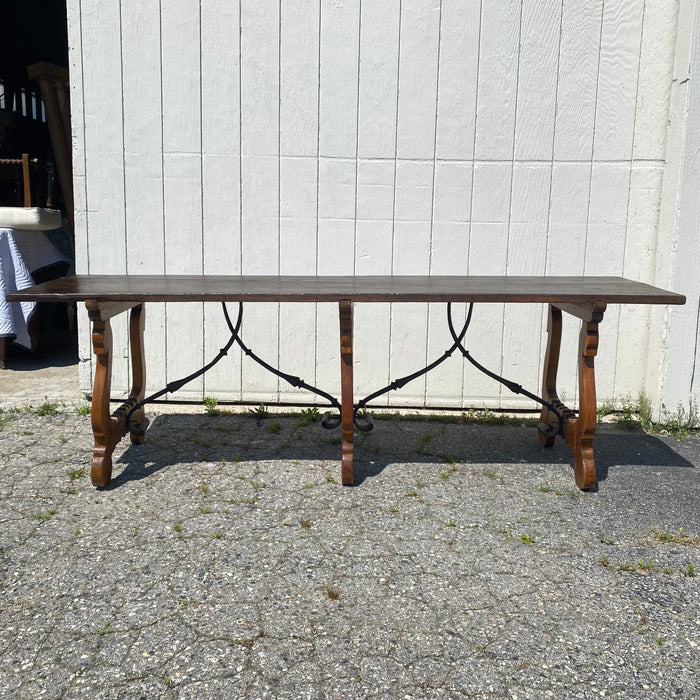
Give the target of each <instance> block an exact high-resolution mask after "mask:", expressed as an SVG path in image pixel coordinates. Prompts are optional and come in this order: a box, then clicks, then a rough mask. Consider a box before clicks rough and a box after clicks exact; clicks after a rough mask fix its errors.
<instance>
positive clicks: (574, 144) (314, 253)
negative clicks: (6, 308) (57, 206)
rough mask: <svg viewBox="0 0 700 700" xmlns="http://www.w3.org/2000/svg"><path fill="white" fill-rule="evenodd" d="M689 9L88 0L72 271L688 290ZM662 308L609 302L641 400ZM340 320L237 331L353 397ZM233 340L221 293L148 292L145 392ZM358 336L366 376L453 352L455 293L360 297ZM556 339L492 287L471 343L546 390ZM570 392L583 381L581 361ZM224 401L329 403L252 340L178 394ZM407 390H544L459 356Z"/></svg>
mask: <svg viewBox="0 0 700 700" xmlns="http://www.w3.org/2000/svg"><path fill="white" fill-rule="evenodd" d="M684 2H685V4H686V5H687V4H688V2H689V0H684ZM677 14H678V3H676V2H675V0H590V1H589V2H580V1H579V0H503V1H502V2H487V1H486V0H386V1H385V2H381V3H378V2H369V1H368V0H336V1H334V2H328V1H326V0H321V1H316V2H305V1H304V0H199V1H198V0H122V1H121V2H120V3H117V4H115V3H112V2H107V0H95V1H94V2H90V3H85V2H81V1H80V0H69V1H68V16H69V32H70V44H71V78H72V90H73V93H72V96H73V131H74V159H75V166H74V169H75V178H76V229H77V230H76V243H77V251H78V269H79V271H81V272H92V273H123V272H129V273H131V274H139V273H144V274H145V273H161V272H169V273H192V274H200V273H210V274H227V273H229V274H230V273H233V274H236V273H239V272H242V273H249V274H278V273H282V274H315V273H318V274H352V273H356V274H388V273H395V274H513V275H517V274H532V275H537V274H552V275H557V274H589V275H593V274H605V275H622V274H624V275H627V276H630V277H632V278H634V279H638V280H642V281H646V282H651V283H661V282H665V283H666V284H670V282H669V279H670V278H671V277H672V274H671V273H670V272H669V270H671V269H672V267H673V265H674V259H673V258H672V257H668V256H667V257H666V258H664V257H663V256H660V255H657V254H656V248H657V247H658V240H659V239H658V231H659V211H660V209H662V199H663V193H664V187H666V186H667V184H665V182H664V178H665V177H666V181H667V182H668V177H669V176H668V173H667V153H666V146H667V140H668V135H667V132H668V120H669V109H670V105H671V104H672V102H673V95H672V78H673V76H674V61H675V60H676V49H677V46H676V44H677V34H678V33H677ZM665 173H666V176H665ZM680 282H682V280H681V281H680ZM681 286H682V285H681V284H679V286H678V288H679V291H685V290H683V289H682V288H681ZM464 313H465V309H464V308H459V309H457V314H458V315H459V316H461V317H463V316H464ZM667 322H668V314H664V313H656V314H655V313H653V312H651V311H649V310H647V309H635V310H632V311H629V312H628V311H625V313H624V314H621V313H620V311H619V310H618V309H615V308H611V309H610V311H609V312H608V314H607V315H606V319H605V321H604V326H603V327H602V328H601V339H602V342H601V347H600V354H599V360H598V367H599V375H600V395H601V398H605V397H612V396H618V397H619V396H624V395H634V394H636V393H637V392H638V391H639V390H640V389H641V388H642V386H644V385H645V381H646V382H648V381H649V377H650V376H653V375H654V369H653V367H654V363H656V372H657V375H659V376H661V375H663V371H662V367H661V366H660V365H659V364H658V363H659V360H660V354H659V352H658V350H659V348H658V347H657V346H654V347H653V348H651V349H650V348H649V346H648V343H647V342H646V340H645V337H646V334H645V331H646V329H647V328H649V329H650V330H651V333H652V334H653V335H656V336H658V335H663V334H664V333H665V330H666V324H667ZM337 323H338V321H337V310H336V309H335V308H334V307H333V305H324V304H320V305H318V306H313V305H304V304H283V305H279V306H275V305H263V304H251V305H249V307H248V308H247V309H246V314H245V320H244V324H243V332H244V337H245V339H246V341H247V342H248V344H249V345H250V346H251V347H253V348H254V349H255V350H256V351H257V352H258V353H259V354H261V355H262V356H263V357H264V358H265V359H267V360H269V361H271V362H272V363H273V364H275V363H279V365H280V366H281V367H282V368H283V369H287V370H289V371H292V372H293V373H298V374H299V375H301V376H303V378H304V379H306V380H307V381H309V382H314V383H317V384H318V385H320V386H322V387H324V388H327V389H328V390H330V391H333V392H336V393H337V391H338V389H339V386H338V385H339V378H338V371H337V370H338V361H339V360H338V354H339V353H338V334H337ZM693 323H695V321H693ZM83 326H84V328H83V330H84V333H83V335H82V339H81V356H82V357H83V358H84V360H85V362H84V366H85V370H84V372H83V384H84V388H86V389H88V388H89V374H90V366H89V365H90V362H89V356H90V348H89V345H88V333H87V328H86V324H85V323H83ZM116 326H117V327H116V328H115V339H116V340H115V349H116V350H115V379H114V384H113V390H114V394H115V395H118V394H123V393H124V392H125V391H126V389H127V385H128V357H127V354H128V351H127V342H126V328H125V326H124V325H123V324H121V323H119V324H116ZM576 326H577V324H576V323H574V322H572V323H571V324H569V325H568V326H567V327H566V329H565V330H566V331H568V332H567V336H566V338H565V341H564V342H565V350H566V351H568V352H570V353H573V351H574V350H575V348H576V343H577V340H576V335H577V328H576ZM695 327H696V326H693V328H695ZM225 338H226V329H225V326H224V324H223V321H222V318H221V314H220V309H219V308H218V307H217V306H216V305H203V304H191V305H168V306H167V308H166V306H165V305H153V306H152V307H150V308H149V309H148V315H147V352H148V367H149V379H148V384H149V389H153V390H155V389H157V388H160V387H161V386H162V385H163V384H164V383H165V382H166V381H170V380H173V379H175V378H177V377H178V376H181V375H184V374H187V373H189V372H190V371H192V370H193V369H194V368H196V367H198V366H200V365H201V364H202V363H203V362H204V361H205V360H206V359H208V358H210V357H212V356H213V355H214V354H216V352H217V350H218V348H219V347H221V346H222V345H223V343H224V342H225ZM356 338H357V340H356V343H357V349H356V364H357V367H356V383H357V391H358V393H360V394H362V393H363V392H365V393H369V392H370V391H372V390H373V389H375V388H377V387H378V386H381V385H384V384H386V383H388V382H389V381H390V380H391V379H394V378H396V377H398V376H400V375H402V374H405V373H408V372H411V371H414V370H415V369H417V368H419V367H420V366H422V363H425V362H426V361H430V360H432V359H434V358H436V357H438V356H439V355H440V354H442V352H443V351H444V350H445V348H446V347H447V346H448V345H449V344H450V343H449V335H448V333H447V329H446V325H445V310H444V308H442V307H441V306H439V305H421V304H417V305H396V306H394V307H393V308H392V307H391V306H390V305H388V304H380V305H371V306H370V305H359V306H358V308H357V309H356ZM545 341H546V333H545V330H544V314H543V310H542V309H541V308H535V307H532V308H530V307H513V306H508V307H504V306H503V305H482V306H478V307H477V308H476V310H475V313H474V320H473V332H472V334H471V335H470V336H468V339H467V345H468V346H469V348H470V349H471V350H472V351H473V354H474V356H475V357H477V358H479V359H481V360H483V361H484V362H485V363H486V364H487V365H488V366H490V367H491V368H492V369H493V370H495V371H497V372H502V373H504V374H505V375H506V376H508V377H512V378H514V379H517V380H518V381H519V382H521V383H522V384H523V385H524V386H526V387H528V388H530V389H533V390H535V391H538V390H539V385H540V381H541V377H540V374H539V373H540V369H539V367H540V358H541V357H542V354H543V349H544V344H545ZM691 344H692V343H691ZM686 345H687V343H686ZM630 357H635V358H639V364H635V362H630ZM683 361H684V362H685V360H683ZM669 381H670V384H669V386H670V385H673V386H680V384H682V382H679V381H678V380H669ZM674 382H675V384H674ZM561 389H562V393H563V394H564V395H565V396H566V398H568V399H574V398H575V395H576V377H575V364H574V362H573V360H572V359H571V358H569V357H565V358H564V359H563V362H562V367H561ZM651 393H653V392H651ZM207 395H212V396H218V397H220V398H224V399H232V400H241V399H243V400H248V401H265V402H272V401H278V400H282V401H300V400H313V397H309V396H308V395H306V394H304V393H301V392H298V391H297V390H294V389H292V388H291V387H288V386H286V385H284V383H280V381H278V380H277V379H276V378H275V377H273V376H272V375H269V374H268V373H266V372H265V371H263V370H262V369H261V368H259V367H258V366H257V365H255V364H253V363H252V362H251V361H250V360H249V359H247V358H241V356H240V353H238V352H233V353H231V354H230V355H229V357H228V358H227V359H226V360H225V361H224V362H223V363H222V364H220V365H219V366H217V368H216V369H215V370H213V371H212V373H211V374H209V375H207V376H205V377H204V378H202V379H200V380H198V381H197V382H195V383H193V384H191V385H189V386H188V387H186V388H185V389H183V390H182V391H181V392H180V393H179V395H178V396H179V398H190V399H200V400H201V399H202V398H203V397H204V396H207ZM655 396H656V394H655ZM388 401H389V402H390V403H391V404H392V405H414V406H423V405H428V406H454V407H458V406H464V407H467V406H471V405H489V406H507V407H524V406H531V405H532V404H531V402H529V401H523V400H522V399H520V398H518V397H513V396H511V395H510V394H508V393H507V392H505V390H503V391H502V390H501V387H500V386H499V385H498V384H494V383H493V382H492V381H491V380H489V379H488V378H486V377H483V376H481V375H478V374H475V373H474V371H473V370H472V368H471V367H470V366H467V367H465V366H464V363H463V362H462V361H461V359H459V358H457V357H455V358H453V359H452V360H450V361H449V362H447V363H445V364H444V365H443V366H441V367H440V369H439V370H437V371H435V372H434V373H432V374H430V375H428V377H427V378H424V379H421V380H419V381H417V382H414V383H413V384H410V385H408V386H407V387H406V388H405V389H404V390H403V391H401V392H399V393H396V394H394V395H392V396H391V397H389V398H388Z"/></svg>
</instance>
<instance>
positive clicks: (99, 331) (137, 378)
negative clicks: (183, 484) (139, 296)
mask: <svg viewBox="0 0 700 700" xmlns="http://www.w3.org/2000/svg"><path fill="white" fill-rule="evenodd" d="M85 305H86V307H87V309H88V315H89V317H90V320H91V321H92V348H93V352H94V353H95V362H96V368H95V379H94V384H93V391H92V409H91V413H90V417H91V422H92V432H93V435H94V437H95V448H94V451H93V455H92V467H91V471H90V478H91V479H92V483H93V484H94V485H95V486H107V485H108V484H109V481H110V479H111V478H112V452H113V451H114V447H115V445H116V444H117V443H118V442H119V440H121V438H122V437H123V436H124V435H126V433H127V432H129V428H128V426H127V422H126V415H127V413H128V411H129V409H130V408H131V407H132V406H133V405H134V404H135V403H137V402H138V401H140V400H141V399H143V397H144V392H145V387H146V367H145V356H144V352H143V331H144V317H145V314H144V310H143V304H137V305H134V304H121V305H110V304H104V305H100V304H99V303H98V302H96V301H87V302H86V304H85ZM129 308H131V313H130V318H129V340H130V344H131V366H132V387H131V391H130V393H129V398H128V399H127V400H126V401H125V402H124V403H123V404H122V405H121V406H120V407H119V408H118V409H117V410H116V411H115V412H114V413H112V414H110V410H109V395H110V389H111V385H112V328H111V325H110V318H111V317H112V316H115V315H116V314H117V313H121V312H122V311H125V310H127V309H129ZM142 417H143V412H142V409H141V413H140V414H139V411H136V412H135V420H140V419H141V418H142ZM131 439H132V441H133V442H141V441H142V440H143V437H141V436H136V435H133V434H132V436H131Z"/></svg>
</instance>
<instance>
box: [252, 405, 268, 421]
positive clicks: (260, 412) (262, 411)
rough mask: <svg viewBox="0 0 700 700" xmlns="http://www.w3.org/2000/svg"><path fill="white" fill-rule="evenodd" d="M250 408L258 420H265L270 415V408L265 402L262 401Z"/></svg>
mask: <svg viewBox="0 0 700 700" xmlns="http://www.w3.org/2000/svg"><path fill="white" fill-rule="evenodd" d="M248 410H249V411H250V413H252V414H253V415H254V416H255V417H256V418H257V419H258V420H264V419H265V418H267V417H268V416H269V415H270V409H269V408H268V407H267V406H266V405H265V404H264V403H261V404H260V405H259V406H256V407H255V408H250V409H248Z"/></svg>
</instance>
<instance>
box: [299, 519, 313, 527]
mask: <svg viewBox="0 0 700 700" xmlns="http://www.w3.org/2000/svg"><path fill="white" fill-rule="evenodd" d="M299 525H300V526H301V527H302V528H303V529H304V530H308V529H309V528H310V527H311V518H304V519H303V520H300V521H299Z"/></svg>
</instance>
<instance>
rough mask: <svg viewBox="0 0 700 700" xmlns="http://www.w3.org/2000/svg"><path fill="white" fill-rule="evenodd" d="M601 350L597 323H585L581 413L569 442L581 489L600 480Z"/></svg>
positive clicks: (580, 387) (581, 366)
mask: <svg viewBox="0 0 700 700" xmlns="http://www.w3.org/2000/svg"><path fill="white" fill-rule="evenodd" d="M597 351H598V323H597V321H590V322H585V321H584V322H583V324H582V326H581V336H580V344H579V370H578V386H579V411H578V418H577V419H576V423H575V426H574V430H573V435H572V440H571V442H570V443H569V444H570V445H571V449H572V450H573V453H574V476H575V478H576V485H577V486H578V487H579V488H580V489H592V488H594V487H595V485H596V483H597V481H598V479H597V476H596V470H595V459H594V457H593V438H594V437H595V428H596V394H595V368H594V358H595V356H596V353H597Z"/></svg>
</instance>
